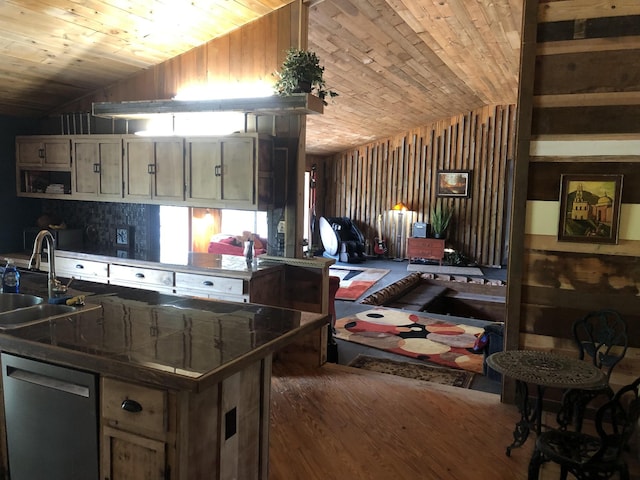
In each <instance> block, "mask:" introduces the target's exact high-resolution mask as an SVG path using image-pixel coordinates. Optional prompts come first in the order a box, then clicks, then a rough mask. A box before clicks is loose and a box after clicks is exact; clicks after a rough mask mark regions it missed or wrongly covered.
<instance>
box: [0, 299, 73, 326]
mask: <svg viewBox="0 0 640 480" xmlns="http://www.w3.org/2000/svg"><path fill="white" fill-rule="evenodd" d="M76 311H79V310H78V309H77V308H76V307H71V306H69V305H54V304H49V303H40V304H36V305H31V306H27V307H22V308H16V309H15V310H9V311H3V312H0V330H5V329H10V328H17V327H21V326H25V325H30V324H33V323H37V322H40V321H44V320H48V319H51V318H54V317H59V316H62V315H69V314H72V313H74V312H76Z"/></svg>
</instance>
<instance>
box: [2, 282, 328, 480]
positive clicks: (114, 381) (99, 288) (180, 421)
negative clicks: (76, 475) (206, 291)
mask: <svg viewBox="0 0 640 480" xmlns="http://www.w3.org/2000/svg"><path fill="white" fill-rule="evenodd" d="M23 278H24V282H23V285H24V286H25V289H23V291H25V292H27V290H28V289H29V285H34V286H36V285H39V284H40V283H41V282H42V280H43V279H44V276H43V275H37V274H29V273H27V274H25V275H24V276H23ZM74 289H75V290H74V292H73V293H77V292H85V293H86V294H87V295H88V296H87V297H86V301H87V302H88V303H94V304H99V305H100V306H101V308H99V309H87V310H86V311H82V312H78V313H75V314H73V315H70V316H59V317H57V318H54V319H52V320H49V321H46V322H43V323H39V324H35V325H29V326H25V327H22V328H18V329H13V330H6V331H3V332H1V333H0V349H1V350H2V351H3V352H5V353H11V354H15V355H19V356H21V357H25V358H29V359H33V360H36V361H39V362H45V363H48V364H54V365H59V366H63V367H68V368H73V369H78V370H82V371H85V372H90V373H93V374H95V375H96V377H97V378H98V379H99V396H100V402H99V404H98V408H99V415H98V418H99V423H100V424H99V432H100V434H99V437H100V438H99V448H100V471H101V474H100V478H102V479H105V480H108V479H111V480H122V479H129V478H131V479H133V478H136V479H137V478H154V479H155V478H157V479H166V478H171V479H194V478H219V479H227V478H242V479H253V478H255V479H266V478H267V477H268V432H269V399H270V381H271V362H272V357H273V354H274V353H275V352H277V351H279V350H280V349H281V348H282V347H284V346H286V345H288V344H290V343H292V342H294V341H296V340H297V339H299V338H302V337H303V336H305V335H306V334H308V333H309V332H311V331H313V330H317V329H320V328H323V326H324V325H326V324H327V322H328V317H327V316H326V315H325V314H321V313H310V312H302V311H296V310H292V309H286V308H277V307H269V306H265V305H255V304H250V303H235V302H222V301H210V300H202V299H195V298H184V297H178V296H174V295H166V294H162V293H158V292H153V291H144V290H137V289H131V288H125V287H118V286H105V285H99V284H92V283H91V282H82V281H78V282H77V284H74ZM27 293H35V294H38V293H39V292H36V291H33V290H32V292H27ZM130 405H135V408H129V407H130ZM125 406H126V407H125ZM3 411H4V409H3ZM3 423H4V422H3ZM70 428H72V427H70ZM5 458H6V456H5Z"/></svg>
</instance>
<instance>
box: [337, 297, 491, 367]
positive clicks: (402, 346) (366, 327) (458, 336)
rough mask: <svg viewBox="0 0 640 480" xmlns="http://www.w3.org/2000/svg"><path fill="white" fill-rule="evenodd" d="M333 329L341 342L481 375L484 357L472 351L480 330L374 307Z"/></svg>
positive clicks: (343, 319) (351, 317) (339, 323)
mask: <svg viewBox="0 0 640 480" xmlns="http://www.w3.org/2000/svg"><path fill="white" fill-rule="evenodd" d="M335 328H336V335H335V336H336V338H339V339H341V340H346V341H348V342H355V343H359V344H361V345H366V346H369V347H373V348H378V349H380V350H386V351H388V352H392V353H396V354H398V355H404V356H407V357H412V358H417V359H420V360H426V361H429V362H431V363H437V364H439V365H444V366H446V367H452V368H460V369H463V370H469V371H471V372H476V373H482V363H483V359H484V358H483V354H482V352H479V353H475V352H474V351H473V345H474V344H475V341H476V337H477V336H478V335H479V334H481V333H483V332H484V329H483V328H482V327H474V326H471V325H464V324H461V323H453V322H445V321H442V320H436V319H434V318H430V317H427V316H420V315H416V314H415V313H410V312H407V311H403V310H393V309H388V308H383V307H376V308H374V309H371V310H367V311H365V312H361V313H358V314H356V315H353V316H349V317H345V318H340V319H338V320H337V321H336V326H335Z"/></svg>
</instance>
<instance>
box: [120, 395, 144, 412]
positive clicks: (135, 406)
mask: <svg viewBox="0 0 640 480" xmlns="http://www.w3.org/2000/svg"><path fill="white" fill-rule="evenodd" d="M121 408H122V410H126V411H127V412H130V413H140V412H141V411H142V405H140V404H139V403H138V402H136V401H135V400H131V399H130V398H127V399H126V400H125V401H124V402H122V405H121Z"/></svg>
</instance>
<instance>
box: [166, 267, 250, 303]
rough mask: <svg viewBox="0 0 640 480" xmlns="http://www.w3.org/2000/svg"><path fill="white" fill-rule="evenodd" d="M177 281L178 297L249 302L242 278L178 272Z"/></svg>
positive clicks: (176, 291)
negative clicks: (186, 296)
mask: <svg viewBox="0 0 640 480" xmlns="http://www.w3.org/2000/svg"><path fill="white" fill-rule="evenodd" d="M175 280H176V288H175V293H177V294H178V295H188V296H193V297H203V298H214V299H217V300H230V301H236V302H247V301H249V295H248V292H245V281H244V280H243V279H242V278H229V277H221V276H215V275H202V274H197V273H184V272H176V279H175ZM247 283H248V282H247Z"/></svg>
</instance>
